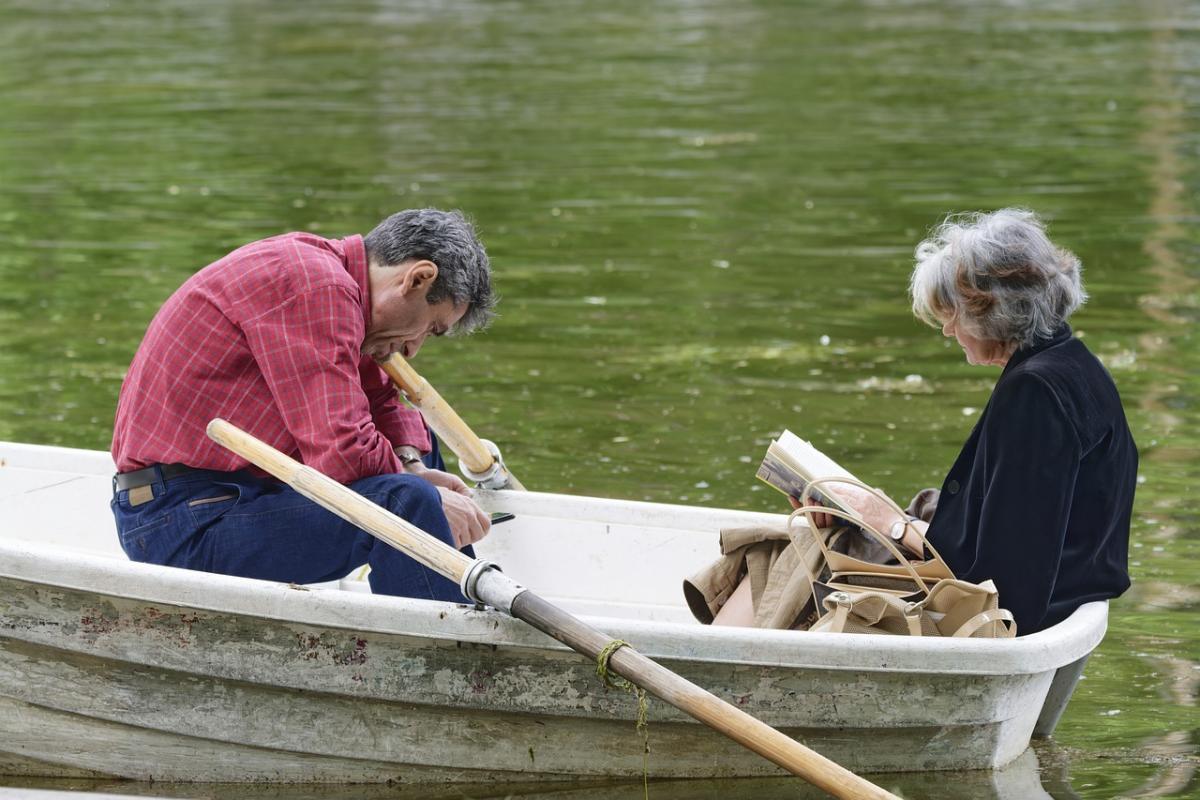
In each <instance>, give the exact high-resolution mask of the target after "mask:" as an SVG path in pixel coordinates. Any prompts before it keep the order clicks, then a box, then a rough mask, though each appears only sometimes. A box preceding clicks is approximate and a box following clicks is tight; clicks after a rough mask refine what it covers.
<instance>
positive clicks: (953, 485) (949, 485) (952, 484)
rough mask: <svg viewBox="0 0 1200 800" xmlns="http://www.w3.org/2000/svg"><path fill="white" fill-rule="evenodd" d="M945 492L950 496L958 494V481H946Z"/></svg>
mask: <svg viewBox="0 0 1200 800" xmlns="http://www.w3.org/2000/svg"><path fill="white" fill-rule="evenodd" d="M946 491H947V492H949V493H950V494H958V481H956V480H953V479H951V480H948V481H946Z"/></svg>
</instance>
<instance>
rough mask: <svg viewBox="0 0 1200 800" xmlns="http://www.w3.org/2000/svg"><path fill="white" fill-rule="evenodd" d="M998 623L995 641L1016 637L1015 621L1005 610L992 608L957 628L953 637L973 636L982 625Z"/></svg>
mask: <svg viewBox="0 0 1200 800" xmlns="http://www.w3.org/2000/svg"><path fill="white" fill-rule="evenodd" d="M996 623H999V626H998V628H997V630H998V631H999V632H1000V633H1001V635H1000V636H997V637H995V638H997V639H1011V638H1012V637H1014V636H1016V635H1017V621H1016V620H1015V619H1014V618H1013V613H1012V612H1011V611H1009V610H1008V609H1007V608H993V609H989V610H987V611H982V612H980V613H978V614H976V615H975V616H973V617H971V618H970V619H969V620H967V621H966V622H964V623H963V624H962V625H960V626H959V627H958V630H956V631H955V632H954V633H953V635H954V636H957V637H965V636H974V635H975V632H976V631H978V630H979V629H980V628H982V627H983V626H984V625H994V624H996Z"/></svg>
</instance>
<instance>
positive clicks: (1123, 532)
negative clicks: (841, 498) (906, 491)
mask: <svg viewBox="0 0 1200 800" xmlns="http://www.w3.org/2000/svg"><path fill="white" fill-rule="evenodd" d="M916 259H917V263H916V267H915V269H914V270H913V273H912V282H911V287H910V289H911V293H912V304H913V311H914V312H915V313H916V314H917V316H918V317H920V318H921V319H923V320H925V321H926V322H928V323H929V324H930V325H933V326H941V329H942V333H943V334H944V335H946V336H953V337H954V338H955V339H956V340H957V341H958V343H959V345H960V346H961V347H962V349H963V351H964V353H965V354H966V358H967V362H968V363H970V364H977V365H988V366H997V367H1002V368H1003V369H1002V372H1001V374H1000V378H999V380H998V381H997V383H996V386H995V388H994V389H993V391H992V396H991V398H990V399H989V400H988V404H987V407H986V408H984V410H983V413H982V414H981V415H980V418H979V421H978V422H977V423H976V425H975V429H974V430H973V431H972V432H971V436H970V438H968V439H967V442H966V444H965V445H963V448H962V452H961V453H959V456H958V458H957V459H956V460H955V462H954V465H953V466H952V467H951V468H950V472H949V473H948V474H947V475H946V479H945V481H944V482H943V483H942V489H941V491H940V493H937V492H936V490H926V492H923V493H922V495H919V496H918V501H920V502H919V505H923V506H925V507H926V508H927V509H932V510H933V513H932V519H931V521H929V522H928V523H926V522H924V521H920V520H917V519H916V518H913V517H910V518H907V519H905V518H901V517H898V516H897V515H896V514H895V512H894V511H892V510H890V509H889V508H888V507H887V506H886V505H884V504H883V503H881V502H879V501H877V500H875V499H874V498H871V497H870V496H869V495H867V494H866V493H865V492H859V491H857V490H855V491H849V490H845V491H843V490H841V489H839V490H838V491H839V494H846V495H849V496H848V497H847V499H848V500H849V501H850V502H851V503H852V505H853V506H854V507H855V509H856V510H857V511H859V513H860V514H862V515H863V517H864V519H865V520H866V521H867V522H869V523H871V524H872V525H874V526H875V528H876V529H877V530H880V531H887V532H890V533H891V534H892V535H893V536H894V537H896V538H897V539H899V540H901V541H902V542H903V543H904V545H905V546H906V547H907V548H908V549H910V550H912V551H913V552H919V551H920V548H921V544H920V538H919V537H918V536H917V535H916V533H915V531H916V530H920V531H922V532H924V533H925V534H926V535H927V536H928V538H929V540H930V541H931V542H932V543H933V545H934V546H935V547H936V548H937V549H938V551H939V552H940V553H941V554H942V556H943V557H944V558H945V559H946V562H947V563H948V564H949V566H950V567H951V569H953V570H954V572H955V574H956V575H957V576H958V577H959V578H961V579H963V580H967V581H972V582H975V583H978V582H981V581H984V580H988V579H991V580H994V581H995V583H996V587H997V588H998V590H999V592H1000V603H1001V605H1002V606H1004V607H1005V608H1007V609H1009V610H1010V611H1012V612H1013V615H1014V616H1015V618H1016V621H1017V630H1018V631H1019V632H1020V633H1022V634H1028V633H1033V632H1035V631H1038V630H1041V629H1043V628H1047V627H1049V626H1051V625H1054V624H1055V623H1058V622H1061V621H1062V620H1064V619H1066V617H1067V616H1069V615H1070V614H1071V612H1072V611H1074V610H1075V609H1076V608H1078V607H1079V606H1080V605H1082V604H1083V603H1086V602H1088V601H1091V600H1101V599H1105V598H1110V597H1116V596H1118V595H1120V594H1121V593H1122V592H1124V591H1125V589H1127V588H1128V587H1129V575H1128V572H1127V570H1126V560H1127V552H1128V544H1129V520H1130V515H1131V512H1132V508H1133V493H1134V486H1135V484H1136V481H1137V449H1136V446H1135V445H1134V442H1133V437H1132V435H1131V434H1130V432H1129V426H1128V424H1127V423H1126V421H1125V413H1124V411H1123V410H1122V408H1121V400H1120V397H1119V396H1118V394H1117V389H1116V386H1115V385H1114V384H1113V381H1112V378H1111V377H1110V376H1109V374H1108V372H1107V371H1106V370H1105V369H1104V367H1103V366H1102V365H1101V364H1100V362H1099V361H1098V360H1097V359H1096V357H1095V356H1093V355H1092V354H1091V353H1090V352H1089V351H1088V349H1087V347H1085V346H1084V344H1083V342H1082V341H1080V340H1079V339H1076V338H1075V337H1074V336H1073V335H1072V334H1071V329H1070V327H1069V326H1068V325H1067V319H1068V318H1069V317H1070V316H1071V313H1072V312H1074V311H1075V309H1077V308H1078V307H1079V306H1080V305H1081V304H1082V303H1083V302H1084V300H1085V299H1086V297H1087V295H1086V293H1085V292H1084V290H1083V286H1082V283H1081V281H1080V271H1081V267H1080V263H1079V260H1078V259H1077V258H1076V257H1075V256H1074V255H1072V254H1071V253H1069V252H1067V251H1066V250H1061V249H1059V248H1057V247H1055V246H1054V245H1053V244H1052V243H1051V242H1050V240H1049V239H1048V238H1047V237H1046V233H1045V230H1044V228H1043V226H1042V223H1041V222H1040V221H1039V220H1038V218H1037V217H1036V216H1035V215H1034V214H1033V213H1031V212H1029V211H1024V210H1020V209H1004V210H1001V211H996V212H994V213H991V214H973V215H962V216H957V217H950V218H947V220H946V221H945V222H944V223H942V225H940V226H939V227H938V228H937V229H936V230H935V231H934V234H933V236H932V237H931V238H929V239H927V240H926V241H924V242H922V243H921V244H920V245H919V246H918V247H917V251H916ZM915 505H918V502H917V501H914V506H915ZM914 506H910V508H909V511H910V512H914V511H915V512H917V513H920V512H919V510H918V509H916V508H915V507H914ZM822 516H823V518H818V519H817V520H816V522H817V523H818V524H819V525H827V524H830V522H831V520H830V519H829V518H828V516H827V515H822ZM925 516H926V518H928V517H929V514H928V513H926V514H925ZM749 584H750V581H749V580H742V582H741V584H740V585H738V587H737V590H736V591H734V592H733V594H732V595H731V596H730V598H729V600H728V602H726V603H725V604H724V606H723V607H722V608H721V609H720V611H718V612H717V614H716V619H715V620H714V622H715V623H716V624H734V625H739V624H740V625H747V624H751V621H752V620H753V619H754V618H755V616H756V611H757V610H756V609H755V608H754V607H753V604H752V602H751V597H750V594H751V590H750V586H749ZM759 616H761V615H759Z"/></svg>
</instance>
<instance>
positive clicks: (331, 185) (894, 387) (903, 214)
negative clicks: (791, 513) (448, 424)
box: [0, 0, 1200, 798]
mask: <svg viewBox="0 0 1200 800" xmlns="http://www.w3.org/2000/svg"><path fill="white" fill-rule="evenodd" d="M1198 45H1200V4H1197V3H1196V2H1169V1H1168V0H1163V1H1162V2H1128V1H1126V2H1116V1H1113V2H1091V3H1083V2H1074V1H1072V0H1052V1H1050V2H1012V3H1005V4H984V3H972V2H920V1H919V0H918V1H914V2H896V3H887V2H861V1H859V2H834V0H819V1H818V2H806V3H801V2H769V1H766V0H764V1H763V2H746V1H745V0H731V1H729V2H717V1H716V0H697V1H694V2H684V0H676V1H674V2H668V1H667V0H663V1H661V2H632V0H616V1H615V2H607V3H603V4H600V3H584V2H528V3H525V2H446V3H437V2H432V3H431V2H418V1H417V0H396V2H383V1H382V0H381V1H380V2H373V3H372V2H366V1H365V0H347V1H346V2H339V3H324V4H320V3H313V2H293V3H265V2H240V3H239V2H232V1H231V0H213V1H212V2H203V3H184V2H180V1H179V0H155V1H154V2H151V0H129V2H114V3H108V2H100V1H99V0H74V1H73V2H59V3H52V4H51V3H42V2H35V0H0V243H2V247H0V439H10V440H20V441H31V442H41V443H52V444H62V445H69V446H74V447H88V448H99V449H106V448H107V446H108V443H109V437H110V434H111V421H112V414H113V408H114V405H115V399H116V395H117V391H118V388H119V385H120V381H121V378H122V374H123V372H124V370H125V368H126V366H127V365H128V363H129V360H130V358H131V357H132V354H133V351H134V349H135V348H136V346H137V343H138V341H139V340H140V338H141V334H142V332H143V331H144V330H145V326H146V324H147V323H148V321H149V319H150V317H151V316H152V314H153V313H154V311H155V310H156V309H157V307H158V306H159V304H160V303H161V302H162V301H163V300H164V299H165V298H166V297H167V296H168V295H169V294H170V292H171V291H172V290H173V289H174V288H175V287H177V286H178V285H179V284H180V283H181V282H182V281H183V280H184V279H185V278H186V277H187V276H188V275H190V274H191V273H192V272H194V271H195V270H197V269H198V268H200V267H201V266H203V265H205V264H207V263H209V262H210V261H212V260H214V259H216V258H218V257H220V256H221V255H223V254H224V253H226V252H227V251H228V250H230V249H232V248H234V247H236V246H237V245H239V244H242V243H244V242H247V241H250V240H253V239H257V238H260V237H263V236H267V235H271V234H275V233H279V232H282V231H288V230H297V229H305V230H310V231H315V232H318V233H321V234H324V235H328V236H343V235H346V234H349V233H355V232H365V231H367V230H369V229H370V228H371V227H373V226H374V224H375V223H376V222H377V221H378V220H379V219H381V218H382V217H383V216H385V215H387V214H388V213H390V212H392V211H394V210H397V209H400V208H404V207H411V206H427V205H430V206H441V207H458V208H462V209H464V210H466V211H467V212H468V213H469V214H471V215H472V216H473V217H474V219H475V220H476V222H477V224H478V227H479V229H480V231H481V233H482V235H483V237H484V239H485V241H486V243H487V246H488V249H489V251H490V253H491V255H492V258H493V261H494V264H495V268H496V282H497V284H498V286H499V289H500V291H501V293H502V294H503V297H504V299H503V301H502V304H501V307H500V310H501V316H500V318H499V319H498V320H497V322H496V324H495V325H494V326H493V328H492V329H491V330H489V331H488V332H487V333H485V334H482V335H479V336H476V337H474V338H470V339H463V340H444V341H438V342H436V343H433V344H431V346H429V347H428V348H427V349H426V350H425V351H423V352H422V354H421V356H420V358H419V359H418V362H417V366H418V367H419V368H420V369H421V370H422V371H423V372H424V373H425V375H426V376H427V377H428V378H429V379H430V380H431V381H432V382H433V383H434V384H435V385H436V386H438V387H439V388H440V389H441V391H442V393H443V394H444V395H445V396H446V397H447V398H448V399H450V400H451V402H452V403H453V404H454V405H455V406H456V407H457V408H458V410H459V411H460V413H461V414H462V415H463V416H464V417H465V418H466V419H467V420H468V421H470V422H471V423H472V424H473V425H474V426H475V427H476V428H477V429H479V430H480V431H481V432H482V433H484V434H485V435H487V436H489V437H490V438H493V439H495V440H496V441H497V442H498V443H499V444H500V445H501V447H502V448H503V449H504V451H505V453H506V455H507V458H508V460H509V462H510V463H511V464H512V465H513V467H514V470H515V471H517V472H518V474H519V475H520V476H521V478H522V480H523V481H524V482H525V483H526V484H527V485H528V486H530V487H532V488H542V489H547V490H555V491H567V492H573V493H587V494H597V495H605V496H613V497H626V498H637V499H649V500H656V501H665V502H684V503H692V504H702V505H711V506H727V507H738V508H755V509H776V510H778V509H780V507H781V506H780V502H779V500H778V496H777V495H774V494H773V493H769V492H768V491H767V490H764V489H762V488H761V487H760V486H759V485H757V484H756V481H755V480H754V478H753V471H754V467H755V465H756V464H757V462H758V459H759V458H760V457H761V454H762V452H763V450H764V449H765V445H766V443H767V442H768V440H769V439H770V438H771V437H772V436H773V435H774V434H776V433H778V431H780V430H781V429H783V428H784V427H790V428H792V429H793V430H795V431H797V432H799V433H801V435H804V436H806V437H808V438H812V439H813V440H814V441H815V442H816V443H817V444H818V445H819V446H821V447H822V448H823V449H825V450H826V451H827V452H829V453H830V454H831V455H833V456H834V457H835V458H836V459H837V460H839V461H841V462H842V463H844V464H846V465H848V466H850V467H851V468H852V469H853V470H854V471H855V472H856V473H858V474H860V475H861V476H863V477H864V478H867V479H869V480H872V481H873V482H875V483H878V484H881V485H883V486H884V487H885V488H887V489H888V490H889V492H891V493H892V494H893V495H895V496H897V497H904V496H907V495H910V494H911V493H912V492H913V491H915V490H917V489H919V488H921V487H922V486H926V485H932V484H937V483H938V482H939V481H940V478H941V477H942V475H943V474H944V472H945V470H946V468H947V467H948V466H949V464H950V463H951V461H952V459H953V458H954V456H955V455H956V453H957V451H958V448H959V445H960V444H961V442H962V441H963V439H964V438H965V437H966V435H967V433H968V431H969V430H970V428H971V426H972V424H973V422H974V420H975V418H976V416H977V414H978V410H979V409H980V408H982V406H983V405H984V403H985V402H986V400H987V397H988V393H989V391H990V388H991V385H992V383H993V382H994V380H995V377H996V372H995V371H994V370H991V369H989V368H972V367H968V366H967V365H965V364H964V363H963V359H962V357H961V353H960V351H959V350H958V348H957V347H956V346H952V345H951V344H950V343H947V342H946V341H944V340H943V339H942V337H941V336H940V334H939V333H938V332H936V331H934V330H931V329H928V328H925V327H923V326H921V325H920V324H918V323H916V322H915V321H914V320H913V319H912V318H911V315H910V313H909V311H908V308H907V305H906V302H905V288H906V280H907V275H908V270H909V268H910V265H911V253H912V249H913V247H914V245H915V244H916V243H917V242H918V241H919V240H920V239H921V238H922V235H923V233H924V231H926V230H927V229H928V228H929V226H931V225H932V224H933V223H935V222H936V221H937V220H938V219H939V217H940V215H942V214H944V213H945V212H947V211H951V210H963V209H990V208H995V207H999V206H1004V205H1011V204H1020V205H1025V206H1029V207H1031V208H1034V209H1036V210H1038V211H1039V212H1041V213H1042V214H1043V215H1044V216H1045V217H1046V218H1047V219H1049V220H1050V224H1051V233H1052V235H1053V236H1054V238H1055V239H1056V241H1058V242H1060V243H1061V244H1062V245H1064V246H1066V247H1069V248H1071V249H1073V250H1074V251H1075V252H1076V253H1077V254H1078V255H1079V256H1080V257H1081V258H1082V260H1083V263H1084V265H1085V279H1086V282H1087V286H1088V288H1089V290H1090V292H1091V296H1092V297H1091V301H1090V302H1089V303H1088V305H1087V306H1086V307H1085V308H1084V309H1083V310H1082V311H1081V312H1080V313H1079V314H1078V315H1077V316H1076V318H1075V320H1074V322H1075V326H1076V328H1077V330H1079V331H1081V332H1082V333H1083V335H1084V336H1085V337H1086V339H1085V340H1086V341H1087V343H1088V345H1089V346H1090V347H1091V348H1092V349H1093V350H1094V352H1096V353H1097V354H1098V355H1099V356H1100V357H1101V358H1102V359H1103V360H1104V361H1105V363H1106V364H1107V365H1108V366H1109V368H1110V369H1111V371H1112V373H1113V376H1114V378H1115V379H1116V381H1117V384H1118V386H1119V388H1120V390H1121V393H1122V396H1123V397H1124V400H1125V405H1126V409H1127V412H1128V414H1129V417H1130V422H1131V425H1132V427H1133V430H1134V435H1135V438H1136V439H1137V441H1138V444H1139V446H1140V448H1141V453H1142V463H1141V478H1140V480H1141V484H1140V486H1139V487H1138V497H1137V508H1136V515H1135V522H1134V529H1133V548H1134V549H1133V550H1132V551H1131V553H1132V571H1133V575H1134V580H1135V584H1134V588H1133V589H1132V590H1131V591H1130V592H1129V593H1128V595H1126V596H1125V597H1124V598H1122V599H1121V600H1120V601H1118V602H1116V603H1114V605H1113V608H1112V622H1111V628H1110V631H1109V634H1108V637H1107V639H1106V640H1105V642H1104V644H1103V645H1102V647H1101V648H1100V650H1099V651H1098V652H1097V653H1096V655H1095V656H1094V657H1093V659H1092V661H1091V663H1090V664H1089V668H1088V673H1087V676H1086V680H1084V681H1083V683H1082V684H1081V685H1080V688H1079V690H1078V692H1077V693H1076V695H1075V698H1074V700H1073V702H1072V704H1071V706H1070V708H1069V710H1068V712H1067V715H1066V717H1065V718H1064V719H1063V721H1062V724H1061V725H1060V727H1059V730H1058V733H1057V735H1056V740H1055V744H1054V745H1053V746H1052V747H1049V748H1043V749H1042V750H1041V751H1040V752H1039V756H1040V757H1041V760H1042V762H1043V783H1044V785H1045V786H1046V787H1047V790H1050V789H1051V786H1052V785H1053V786H1054V787H1056V788H1055V789H1054V791H1055V796H1062V797H1068V796H1077V797H1080V798H1109V797H1114V796H1130V797H1133V796H1136V797H1194V796H1200V779H1198V778H1197V774H1196V773H1197V767H1198V766H1200V760H1198V756H1197V724H1196V720H1197V714H1196V693H1197V685H1198V683H1200V668H1198V659H1200V653H1198V649H1200V635H1198V634H1197V614H1196V607H1197V604H1198V603H1200V588H1197V585H1196V584H1197V576H1198V575H1200V555H1198V546H1197V532H1198V530H1200V500H1197V499H1195V495H1194V494H1192V487H1193V486H1194V485H1195V484H1197V482H1198V481H1200V466H1198V457H1200V433H1198V431H1200V428H1198V427H1197V422H1198V417H1200V412H1198V408H1197V402H1198V400H1200V345H1198V343H1197V339H1196V335H1195V323H1196V322H1197V321H1198V320H1200V292H1198V290H1197V286H1198V282H1200V233H1198V231H1200V227H1198V226H1197V222H1198V221H1200V217H1198V215H1200V210H1198V203H1197V189H1198V188H1200V179H1198V175H1200V46H1198ZM909 376H919V378H909ZM652 719H653V712H652ZM651 724H652V725H653V722H651ZM1052 776H1053V777H1052ZM956 781H957V782H956ZM935 783H937V784H938V785H940V787H941V788H942V789H943V790H944V794H943V795H942V796H947V797H949V796H971V795H972V794H974V793H975V790H974V789H971V788H970V786H972V785H973V784H971V783H970V782H969V781H967V779H965V778H964V779H962V780H961V781H958V779H954V778H938V779H937V781H936V782H935ZM774 786H776V787H777V788H774V789H771V788H768V787H767V785H762V786H760V787H758V788H757V789H755V791H754V794H753V795H750V794H747V795H746V796H760V797H791V796H795V795H794V789H793V788H789V785H787V784H775V785H774ZM956 787H957V788H956ZM744 791H745V790H743V789H737V788H735V787H733V786H726V787H721V788H718V789H716V790H714V794H713V796H718V795H719V796H723V797H732V796H735V793H737V792H744ZM1072 792H1073V794H1071V793H1072ZM328 796H329V797H332V796H333V794H332V793H330V794H329V795H328ZM612 796H617V795H616V794H613V795H612ZM622 796H624V795H622ZM630 796H638V795H630ZM651 796H654V793H653V792H652V793H651ZM695 796H700V795H699V794H697V795H695ZM737 796H741V795H737Z"/></svg>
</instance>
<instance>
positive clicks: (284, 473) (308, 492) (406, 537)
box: [208, 418, 475, 584]
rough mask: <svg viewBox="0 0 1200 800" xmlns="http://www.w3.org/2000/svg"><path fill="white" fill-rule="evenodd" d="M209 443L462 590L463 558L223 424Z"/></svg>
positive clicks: (467, 561) (467, 564)
mask: <svg viewBox="0 0 1200 800" xmlns="http://www.w3.org/2000/svg"><path fill="white" fill-rule="evenodd" d="M208 437H209V438H210V439H212V440H213V441H214V442H216V443H217V444H219V445H221V446H222V447H226V448H228V449H229V450H232V451H233V452H235V453H237V454H238V455H239V456H241V457H242V458H244V459H246V460H247V461H249V462H250V463H252V464H255V465H257V466H258V467H260V468H261V469H264V470H266V471H267V472H269V473H270V474H272V475H274V476H275V477H276V478H278V479H279V480H281V481H283V482H284V483H286V484H288V485H289V486H291V487H292V488H293V489H295V490H296V491H297V492H299V493H300V494H302V495H304V496H305V497H307V498H308V499H310V500H312V501H313V502H315V503H317V504H318V505H320V506H322V507H324V508H327V509H329V510H331V511H333V512H334V513H336V514H338V515H339V516H341V517H343V518H345V519H347V520H349V521H350V522H352V523H354V524H355V525H357V526H358V527H360V528H362V529H363V530H364V531H367V532H368V533H370V534H372V535H373V536H377V537H379V538H380V539H383V540H384V541H385V542H387V543H388V544H390V545H391V546H392V547H395V548H396V549H398V550H401V551H403V552H404V553H406V554H408V555H410V556H412V557H413V558H415V559H416V560H417V561H420V562H421V563H422V564H424V565H425V566H427V567H429V568H430V569H432V570H435V571H436V572H438V573H440V574H442V575H445V576H446V577H447V578H449V579H450V580H452V581H454V582H455V583H458V584H461V583H462V579H463V575H465V574H466V573H467V571H468V570H469V569H470V568H471V566H472V565H473V564H474V563H475V559H473V558H471V557H470V556H468V555H467V554H465V553H462V552H460V551H458V550H455V549H454V548H453V547H451V546H450V545H448V544H446V543H445V542H442V541H441V540H439V539H435V538H434V537H432V536H430V535H429V534H427V533H425V532H424V531H423V530H421V529H420V528H418V527H416V526H415V525H413V524H412V523H410V522H408V521H406V520H404V519H401V518H400V517H398V516H396V515H395V514H393V513H392V512H390V511H388V510H387V509H386V508H383V507H382V506H379V505H376V504H375V503H372V502H371V501H370V500H368V499H367V498H365V497H363V496H362V495H360V494H358V493H357V492H355V491H352V490H351V489H347V488H346V487H345V486H342V485H341V484H340V483H338V482H337V481H335V480H334V479H333V478H330V477H328V476H326V475H323V474H321V473H320V472H318V471H317V470H315V469H313V468H312V467H308V466H305V465H303V464H300V463H298V462H297V461H296V460H294V459H292V458H290V457H288V456H286V455H284V454H283V453H281V452H279V451H278V450H276V449H275V448H274V447H271V446H270V445H269V444H267V443H266V442H263V441H260V440H258V439H256V438H254V437H253V436H251V435H250V434H248V433H246V432H245V431H243V430H241V429H239V428H237V427H235V426H234V425H232V424H230V423H228V422H226V421H225V420H223V419H219V418H218V419H214V420H213V421H212V422H210V423H208Z"/></svg>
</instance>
